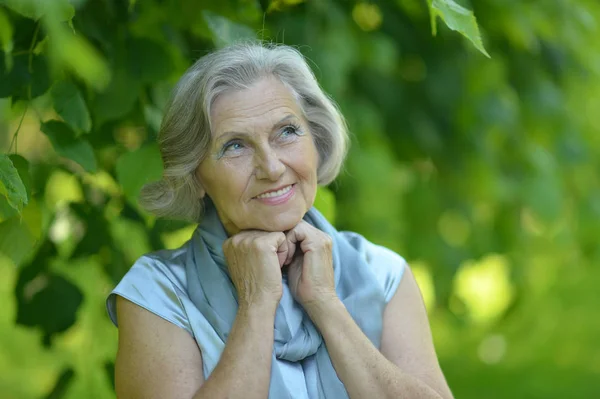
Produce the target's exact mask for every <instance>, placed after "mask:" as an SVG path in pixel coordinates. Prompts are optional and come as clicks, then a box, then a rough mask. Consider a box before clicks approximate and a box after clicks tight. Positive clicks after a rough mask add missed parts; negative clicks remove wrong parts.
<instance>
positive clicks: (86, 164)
mask: <svg viewBox="0 0 600 399" xmlns="http://www.w3.org/2000/svg"><path fill="white" fill-rule="evenodd" d="M41 130H42V132H44V133H45V134H46V136H48V138H49V139H50V142H51V143H52V146H53V147H54V149H55V150H56V152H57V153H58V154H59V155H61V156H63V157H65V158H69V159H71V160H72V161H75V162H77V163H78V164H79V165H81V166H82V167H83V168H84V169H85V170H86V171H88V172H91V173H94V172H96V168H97V167H96V156H95V155H94V150H93V148H92V146H91V145H90V143H89V142H88V141H87V140H84V139H81V138H77V137H75V133H74V132H73V130H71V128H70V127H69V126H68V125H67V124H66V123H64V122H61V121H56V120H51V121H48V122H45V123H43V124H42V126H41Z"/></svg>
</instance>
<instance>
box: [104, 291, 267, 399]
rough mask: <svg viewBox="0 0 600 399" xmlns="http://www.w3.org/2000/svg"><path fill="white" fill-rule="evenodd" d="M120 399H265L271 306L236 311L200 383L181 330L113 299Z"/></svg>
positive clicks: (195, 351)
mask: <svg viewBox="0 0 600 399" xmlns="http://www.w3.org/2000/svg"><path fill="white" fill-rule="evenodd" d="M117 313H118V319H119V349H118V353H117V360H116V365H115V374H116V376H115V383H116V391H117V397H118V398H120V399H138V398H139V399H142V398H143V399H153V398H157V399H158V398H160V399H168V398H177V399H180V398H193V399H203V398H215V399H218V398H249V399H252V398H266V397H267V396H268V390H269V379H270V373H271V358H272V351H273V321H274V314H275V307H273V306H254V307H252V308H248V307H243V308H242V307H241V308H240V310H239V311H238V313H237V317H236V320H235V322H234V324H233V327H232V329H231V332H230V335H229V337H228V340H227V344H226V346H225V350H224V351H223V354H222V356H221V359H220V360H219V363H218V364H217V367H216V368H215V369H214V370H213V372H212V373H211V375H210V377H209V378H208V379H207V380H206V381H204V378H203V373H202V356H201V353H200V349H199V348H198V345H197V344H196V342H195V341H194V339H193V338H192V336H190V334H188V333H187V332H186V331H185V330H183V329H181V328H179V327H177V326H175V325H173V324H171V323H169V322H167V321H165V320H163V319H162V318H160V317H158V316H156V315H154V314H153V313H151V312H148V311H147V310H145V309H143V308H141V307H139V306H137V305H135V304H133V303H131V302H129V301H127V300H125V299H123V298H121V297H117Z"/></svg>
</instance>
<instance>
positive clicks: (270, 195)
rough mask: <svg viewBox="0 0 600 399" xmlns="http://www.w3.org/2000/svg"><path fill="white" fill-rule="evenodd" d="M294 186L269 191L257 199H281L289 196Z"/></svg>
mask: <svg viewBox="0 0 600 399" xmlns="http://www.w3.org/2000/svg"><path fill="white" fill-rule="evenodd" d="M292 186H293V184H290V185H288V186H285V187H283V188H281V189H279V190H277V191H269V192H268V193H264V194H261V195H257V196H256V197H254V198H256V199H264V198H276V197H280V196H282V195H285V194H287V193H288V192H289V191H290V190H291V189H292Z"/></svg>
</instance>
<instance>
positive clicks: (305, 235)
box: [286, 220, 319, 253]
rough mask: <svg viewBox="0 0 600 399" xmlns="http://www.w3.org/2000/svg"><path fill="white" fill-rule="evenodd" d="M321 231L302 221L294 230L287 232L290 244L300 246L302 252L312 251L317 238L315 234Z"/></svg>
mask: <svg viewBox="0 0 600 399" xmlns="http://www.w3.org/2000/svg"><path fill="white" fill-rule="evenodd" d="M318 231H319V230H318V229H316V228H315V227H313V226H311V225H310V224H309V223H307V222H305V221H304V220H301V221H300V223H298V224H297V225H296V226H295V227H294V228H293V229H291V230H290V231H288V232H287V234H286V238H287V240H288V241H289V242H291V243H294V244H296V246H298V245H299V246H300V249H302V252H304V253H305V252H306V251H308V250H310V247H311V245H312V242H313V241H314V239H313V238H315V233H316V232H318Z"/></svg>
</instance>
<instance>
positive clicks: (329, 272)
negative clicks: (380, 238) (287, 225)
mask: <svg viewBox="0 0 600 399" xmlns="http://www.w3.org/2000/svg"><path fill="white" fill-rule="evenodd" d="M286 238H287V241H288V247H289V250H288V253H290V252H292V253H293V252H294V249H295V248H296V247H299V248H300V251H297V252H299V253H298V254H296V255H295V256H294V258H293V260H292V262H291V264H290V267H289V271H288V284H289V287H290V290H291V292H292V295H293V296H294V298H295V299H296V300H297V301H298V302H300V304H301V305H302V306H303V307H304V308H305V309H306V308H307V307H310V306H312V305H314V304H317V303H321V302H323V301H327V300H330V299H333V298H337V294H336V292H335V279H334V274H333V257H332V247H333V242H332V240H331V237H329V235H327V234H326V233H324V232H322V231H321V230H319V229H317V228H316V227H313V226H311V225H310V224H309V223H307V222H305V221H304V220H301V221H300V223H298V224H297V225H296V227H294V228H293V229H291V230H290V231H288V232H287V233H286Z"/></svg>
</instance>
